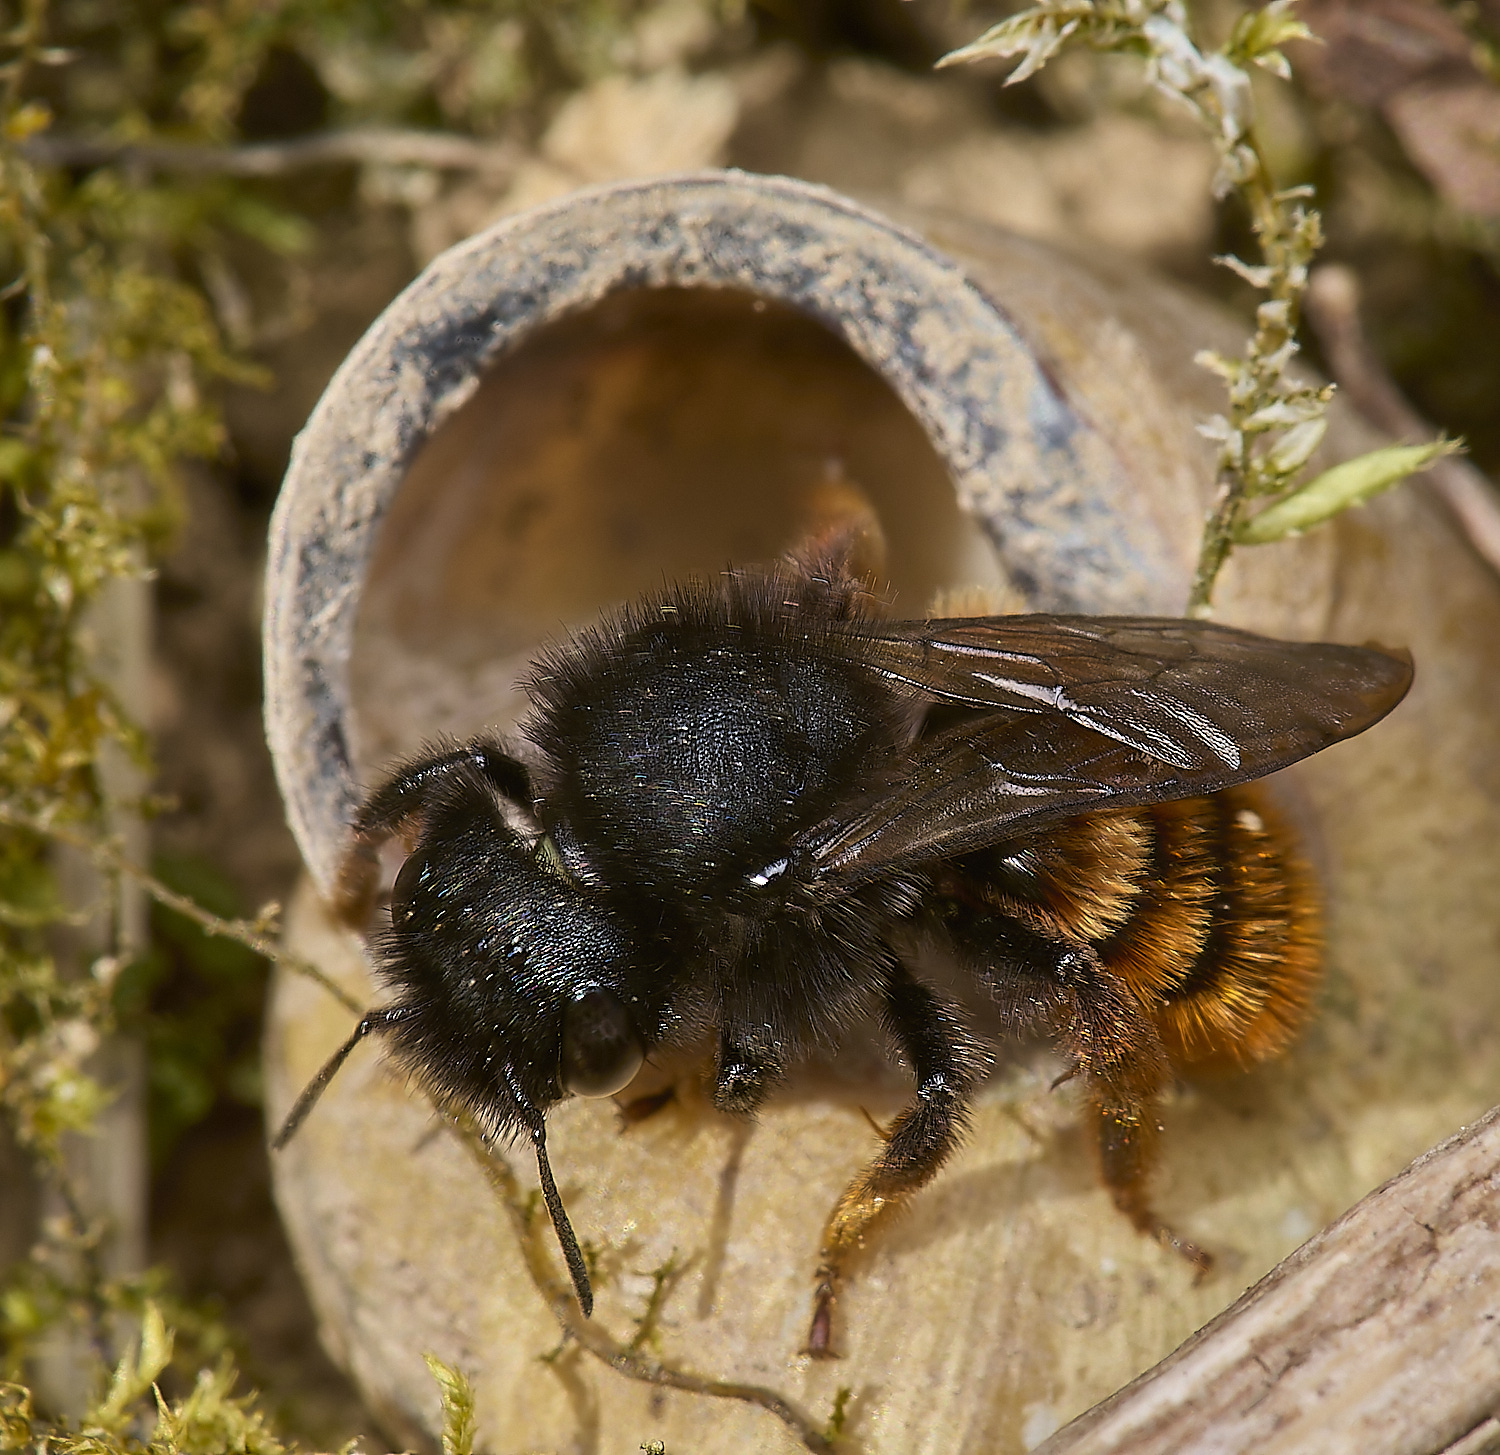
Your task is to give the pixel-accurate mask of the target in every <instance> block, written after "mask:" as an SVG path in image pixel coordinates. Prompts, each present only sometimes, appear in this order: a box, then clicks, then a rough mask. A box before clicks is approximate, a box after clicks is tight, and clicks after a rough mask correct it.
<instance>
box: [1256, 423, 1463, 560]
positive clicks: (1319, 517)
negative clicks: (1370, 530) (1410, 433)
mask: <svg viewBox="0 0 1500 1455" xmlns="http://www.w3.org/2000/svg"><path fill="white" fill-rule="evenodd" d="M1462 448H1463V441H1462V440H1434V441H1433V443H1431V444H1427V445H1390V446H1388V447H1387V448H1386V449H1383V450H1371V451H1370V453H1369V454H1367V455H1360V456H1359V457H1358V458H1357V459H1353V460H1345V461H1344V463H1343V464H1342V465H1335V466H1334V467H1333V468H1332V469H1331V470H1324V471H1323V473H1322V474H1321V475H1318V476H1316V477H1315V478H1314V479H1312V480H1309V481H1308V483H1307V484H1306V485H1304V486H1303V487H1302V488H1301V489H1300V490H1297V491H1295V492H1294V493H1293V494H1291V495H1288V496H1287V497H1286V498H1285V499H1284V500H1278V501H1277V502H1276V504H1275V505H1272V506H1269V507H1267V508H1266V509H1265V510H1263V511H1261V512H1260V514H1259V515H1256V516H1253V517H1251V519H1249V520H1247V521H1245V522H1244V523H1243V524H1241V526H1240V527H1239V529H1238V530H1236V531H1235V533H1234V538H1235V540H1236V541H1238V542H1239V543H1240V544H1241V545H1247V546H1261V545H1266V544H1268V543H1269V542H1271V541H1279V540H1284V539H1285V538H1286V537H1287V536H1295V535H1301V534H1302V532H1303V531H1306V530H1311V529H1312V527H1313V526H1315V525H1321V524H1322V523H1323V522H1324V521H1325V520H1329V519H1331V518H1332V517H1333V516H1335V515H1337V514H1339V512H1340V511H1344V510H1348V509H1349V507H1350V506H1351V505H1363V504H1364V503H1365V501H1367V500H1370V499H1372V498H1373V497H1375V496H1376V495H1379V494H1380V492H1381V491H1382V490H1389V489H1390V488H1391V486H1392V485H1398V484H1400V482H1401V481H1402V480H1404V479H1406V477H1407V476H1408V475H1412V474H1415V473H1416V472H1417V471H1418V470H1425V469H1426V468H1427V467H1428V466H1429V465H1432V464H1434V463H1436V462H1437V461H1438V460H1440V459H1442V458H1443V457H1444V456H1445V455H1452V454H1456V453H1457V452H1458V451H1459V450H1461V449H1462Z"/></svg>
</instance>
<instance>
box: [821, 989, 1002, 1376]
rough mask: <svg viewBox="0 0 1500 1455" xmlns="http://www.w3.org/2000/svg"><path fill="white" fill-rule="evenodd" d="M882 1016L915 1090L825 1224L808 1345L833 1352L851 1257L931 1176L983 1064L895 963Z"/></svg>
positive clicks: (952, 1016) (960, 1122)
mask: <svg viewBox="0 0 1500 1455" xmlns="http://www.w3.org/2000/svg"><path fill="white" fill-rule="evenodd" d="M881 1020H882V1022H883V1024H884V1025H885V1027H886V1029H887V1030H888V1031H889V1032H890V1033H891V1034H892V1035H893V1036H894V1037H895V1038H896V1041H897V1043H898V1044H899V1045H900V1047H901V1050H902V1052H903V1053H904V1055H905V1056H906V1059H907V1061H908V1062H909V1063H910V1064H911V1068H912V1072H913V1074H914V1075H915V1077H916V1082H917V1096H916V1100H915V1101H913V1102H912V1104H911V1105H910V1106H908V1107H907V1108H906V1109H905V1110H904V1111H902V1112H901V1114H900V1115H899V1116H898V1117H897V1118H896V1119H895V1121H894V1122H893V1123H892V1124H891V1126H890V1127H889V1129H888V1130H886V1131H885V1132H884V1133H883V1135H884V1137H885V1146H884V1147H883V1148H882V1149H881V1152H880V1155H879V1156H877V1157H876V1158H875V1160H874V1161H872V1162H871V1163H870V1164H869V1165H868V1166H867V1167H865V1168H863V1169H862V1170H861V1171H860V1172H859V1173H858V1174H857V1175H856V1176H855V1178H854V1179H853V1181H851V1182H850V1184H849V1185H848V1187H846V1188H845V1189H844V1192H843V1195H842V1196H841V1197H840V1198H839V1200H838V1202H837V1203H836V1204H835V1206H834V1209H833V1211H832V1213H830V1214H829V1218H828V1222H827V1224H826V1225H825V1227H824V1229H823V1239H822V1246H821V1251H820V1255H819V1259H818V1272H817V1280H818V1285H817V1290H816V1293H815V1294H814V1300H813V1317H812V1325H811V1328H810V1329H809V1331H808V1336H807V1348H806V1352H807V1353H809V1354H811V1355H813V1356H814V1357H815V1358H830V1357H832V1355H833V1308H834V1304H835V1303H836V1302H837V1300H838V1294H839V1288H840V1285H841V1284H842V1282H843V1278H844V1274H845V1271H846V1269H847V1265H848V1263H849V1262H850V1261H851V1259H852V1258H853V1257H854V1256H855V1255H856V1254H857V1253H858V1252H859V1251H860V1250H861V1249H862V1248H863V1247H864V1244H865V1238H866V1236H867V1234H868V1233H869V1231H870V1229H871V1227H872V1226H873V1224H874V1223H875V1222H876V1221H877V1220H878V1219H881V1218H883V1217H885V1216H886V1215H888V1214H889V1213H890V1212H891V1211H892V1209H894V1208H896V1207H898V1206H900V1205H901V1204H902V1203H903V1202H904V1201H905V1200H906V1199H907V1198H908V1197H910V1196H911V1194H912V1193H914V1192H916V1191H917V1190H918V1189H919V1188H921V1187H923V1186H925V1185H926V1184H927V1183H928V1182H930V1181H931V1180H932V1178H933V1176H934V1175H935V1174H936V1173H937V1170H938V1168H940V1167H941V1166H942V1165H943V1163H944V1162H945V1161H947V1159H948V1157H949V1156H950V1155H951V1153H952V1152H953V1150H954V1148H955V1147H956V1146H957V1145H958V1142H959V1138H960V1137H961V1136H962V1134H963V1131H964V1128H965V1125H966V1123H967V1121H968V1104H969V1098H970V1096H971V1094H972V1092H973V1089H974V1086H975V1084H976V1083H977V1081H978V1079H979V1076H980V1073H981V1071H982V1069H983V1066H984V1057H983V1055H982V1053H981V1051H980V1049H979V1046H978V1043H977V1042H976V1041H975V1040H974V1038H973V1037H972V1036H971V1035H970V1034H969V1032H968V1031H967V1030H966V1029H965V1027H964V1025H963V1023H962V1021H961V1020H960V1019H959V1017H958V1015H957V1014H956V1013H955V1012H954V1011H953V1010H952V1009H951V1008H950V1007H949V1006H948V1005H947V1004H945V1003H944V1002H943V1001H942V1000H941V999H940V998H939V997H938V996H937V995H935V994H934V993H933V992H932V991H931V990H929V989H928V988H927V986H925V985H923V984H922V983H921V982H920V981H918V980H917V979H916V978H915V977H913V976H912V975H911V973H910V972H909V971H908V970H907V969H906V968H905V966H903V965H900V964H899V963H893V964H892V966H891V969H890V972H889V974H888V976H887V980H886V985H885V991H884V1001H883V1004H882V1007H881Z"/></svg>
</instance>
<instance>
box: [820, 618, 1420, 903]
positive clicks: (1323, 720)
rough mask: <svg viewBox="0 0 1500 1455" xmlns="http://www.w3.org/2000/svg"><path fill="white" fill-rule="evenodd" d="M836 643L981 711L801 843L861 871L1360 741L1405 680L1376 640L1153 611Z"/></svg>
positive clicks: (931, 627)
mask: <svg viewBox="0 0 1500 1455" xmlns="http://www.w3.org/2000/svg"><path fill="white" fill-rule="evenodd" d="M845 650H846V652H847V654H848V656H849V659H850V661H851V662H853V661H858V662H859V663H860V664H862V665H863V666H864V668H865V669H866V670H873V671H875V672H877V673H878V674H879V675H880V676H881V677H883V678H884V679H885V680H886V681H888V682H889V683H891V685H892V686H893V687H895V688H896V689H897V690H898V691H902V692H906V693H909V694H911V695H913V696H916V697H919V698H926V699H928V700H930V701H932V702H934V703H951V704H955V705H959V706H963V707H968V708H972V709H974V712H975V716H973V717H971V718H969V719H967V720H966V721H963V722H960V723H958V724H956V725H954V726H952V727H948V728H945V729H944V730H943V731H941V732H938V733H935V734H932V735H931V736H929V737H926V738H923V739H919V740H918V742H917V743H916V744H915V745H914V746H913V748H912V749H911V755H910V759H909V761H908V762H906V763H903V764H897V765H895V768H896V777H897V780H898V781H897V782H895V784H894V785H893V786H891V787H890V788H887V789H885V790H882V791H881V792H880V793H879V794H878V795H873V796H871V797H868V798H865V799H863V800H861V801H858V802H851V803H850V804H847V805H845V806H844V807H843V808H842V809H841V810H840V811H838V812H836V813H835V814H834V815H832V816H831V817H830V818H829V819H828V820H826V821H825V822H824V823H823V824H821V825H820V826H819V827H818V828H817V829H815V830H813V831H812V833H811V834H810V835H809V837H808V839H807V841H806V844H805V847H806V848H807V849H808V851H809V852H810V853H811V854H812V856H813V859H814V862H815V863H816V864H817V865H818V866H819V872H821V873H823V874H831V875H835V876H840V877H854V878H859V877H863V875H864V874H866V873H871V872H875V871H877V870H879V869H883V868H888V867H890V866H891V865H893V864H898V863H903V862H913V861H917V860H921V859H926V858H931V857H935V856H938V855H949V854H957V853H964V852H967V851H968V850H970V849H974V848H979V847H982V846H983V845H985V844H990V843H995V842H997V841H998V840H1000V839H1002V838H1006V837H1009V836H1011V835H1012V834H1015V833H1020V832H1023V831H1025V830H1028V829H1031V828H1034V827H1036V826H1038V825H1040V824H1042V823H1044V822H1047V821H1048V820H1051V819H1058V818H1065V817H1069V816H1071V815H1073V814H1078V813H1085V812H1088V811H1090V810H1092V809H1096V808H1104V807H1115V806H1118V807H1125V806H1128V805H1131V804H1141V803H1152V802H1160V801H1163V800H1167V799H1174V798H1189V797H1193V796H1195V795H1198V794H1202V793H1211V792H1214V791H1215V790H1217V789H1220V788H1225V787H1228V786H1229V785H1230V784H1234V783H1243V782H1246V781H1247V780H1249V779H1252V778H1259V777H1261V776H1263V775H1264V774H1266V773H1271V772H1274V771H1275V770H1276V769H1278V768H1284V767H1286V766H1287V765H1288V764H1289V763H1295V762H1297V761H1298V760H1299V759H1301V758H1305V757H1307V756H1309V755H1310V754H1312V753H1315V752H1317V751H1318V750H1319V749H1320V748H1325V747H1327V746H1328V745H1329V744H1330V743H1336V742H1339V741H1341V740H1342V739H1344V738H1349V737H1353V736H1354V735H1355V734H1356V733H1359V732H1363V731H1364V729H1365V728H1367V727H1369V726H1370V725H1371V724H1372V723H1375V722H1378V721H1379V720H1380V719H1381V718H1382V717H1384V716H1385V714H1386V713H1388V712H1389V711H1390V710H1391V709H1392V708H1393V707H1394V706H1395V705H1396V704H1397V703H1398V702H1399V701H1400V700H1401V698H1402V697H1403V696H1404V695H1405V693H1406V690H1407V688H1408V687H1409V686H1410V685H1411V676H1412V668H1411V662H1410V660H1409V659H1408V658H1406V657H1404V656H1397V655H1394V654H1391V653H1389V652H1385V651H1381V650H1379V649H1377V648H1373V647H1346V646H1336V645H1332V644H1329V643H1324V642H1281V641H1274V640H1272V639H1270V638H1268V637H1260V636H1256V635H1254V634H1253V633H1250V632H1242V631H1238V630H1236V629H1234V628H1232V627H1226V626H1220V625H1218V624H1217V623H1214V622H1197V621H1179V620H1176V619H1166V618H1161V619H1158V618H1151V617H1067V616H1017V617H979V618H956V619H953V620H946V621H926V622H881V623H878V624H876V625H875V626H874V628H873V630H872V629H871V628H870V627H869V626H868V625H866V626H864V627H863V628H862V630H861V632H860V636H859V638H858V639H857V640H856V639H855V638H854V637H853V635H852V634H851V636H850V639H849V641H848V644H847V647H846V648H845Z"/></svg>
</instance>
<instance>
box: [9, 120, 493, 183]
mask: <svg viewBox="0 0 1500 1455" xmlns="http://www.w3.org/2000/svg"><path fill="white" fill-rule="evenodd" d="M20 151H21V154H22V155H23V156H24V157H25V158H26V159H27V160H28V161H30V162H33V163H35V164H36V165H38V166H43V167H102V166H112V165H122V166H127V167H132V168H135V169H138V170H143V171H148V172H186V173H191V174H197V175H205V176H221V177H284V176H286V175H288V174H289V173H291V172H299V171H305V170H306V169H308V168H309V167H328V166H340V165H349V164H366V163H375V164H379V165H386V166H408V167H432V168H435V169H437V170H438V171H450V172H494V173H502V174H503V173H507V172H510V171H512V170H514V168H515V165H516V161H517V158H518V157H519V155H520V153H519V151H518V149H517V148H516V147H515V146H514V145H512V144H511V143H509V142H503V141H502V142H482V141H476V140H474V138H473V137H467V136H458V135H455V134H454V133H452V132H442V131H409V130H403V129H400V128H392V127H375V126H369V127H352V128H350V129H349V130H347V131H331V132H320V133H317V134H316V135H313V136H301V137H297V138H295V139H294V140H292V141H282V142H255V143H253V144H251V145H248V146H237V147H216V146H201V145H195V144H192V143H187V142H181V143H173V142H151V143H132V142H122V141H109V140H96V139H93V138H89V137H71V136H38V137H32V138H31V139H30V140H28V141H26V142H25V143H23V144H22V146H21V148H20Z"/></svg>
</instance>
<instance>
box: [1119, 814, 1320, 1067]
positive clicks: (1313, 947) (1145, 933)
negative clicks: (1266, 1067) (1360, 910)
mask: <svg viewBox="0 0 1500 1455" xmlns="http://www.w3.org/2000/svg"><path fill="white" fill-rule="evenodd" d="M1140 812H1142V813H1143V814H1144V815H1146V816H1148V817H1149V818H1150V819H1151V820H1152V823H1153V826H1154V827H1155V829H1156V842H1157V855H1156V865H1155V869H1156V872H1155V874H1154V876H1153V878H1152V881H1151V883H1150V885H1149V887H1148V888H1147V889H1146V890H1145V891H1144V892H1143V893H1142V895H1141V896H1140V898H1139V900H1138V901H1137V905H1136V908H1135V912H1134V913H1133V914H1132V916H1131V917H1130V919H1129V920H1128V921H1127V923H1126V924H1125V925H1124V926H1123V927H1122V929H1121V930H1120V931H1119V932H1117V933H1116V935H1115V936H1113V937H1112V938H1111V940H1110V941H1108V942H1106V943H1104V944H1102V945H1100V946H1099V950H1100V955H1101V958H1102V959H1103V960H1104V962H1105V964H1106V965H1107V966H1108V967H1109V968H1111V969H1113V970H1115V971H1116V973H1118V974H1120V975H1121V977H1122V978H1123V979H1125V980H1126V981H1127V983H1129V984H1130V985H1131V987H1132V989H1133V990H1135V992H1136V994H1137V996H1138V998H1140V999H1141V1000H1142V1002H1143V1003H1144V1004H1145V1005H1146V1006H1147V1007H1148V1008H1149V1009H1150V1010H1151V1011H1152V1014H1153V1018H1154V1020H1155V1022H1156V1026H1157V1029H1158V1031H1159V1033H1160V1035H1161V1038H1162V1042H1163V1045H1164V1047H1165V1049H1166V1051H1167V1054H1168V1056H1169V1057H1170V1058H1171V1060H1172V1062H1173V1064H1174V1065H1176V1066H1179V1067H1182V1068H1205V1067H1211V1066H1213V1065H1216V1064H1217V1065H1238V1066H1246V1065H1249V1064H1251V1063H1253V1062H1255V1061H1260V1060H1263V1059H1264V1058H1266V1057H1267V1056H1272V1055H1275V1054H1276V1053H1277V1052H1278V1051H1280V1050H1281V1049H1282V1048H1283V1047H1284V1046H1285V1045H1286V1044H1287V1042H1288V1041H1289V1040H1290V1039H1291V1038H1292V1036H1293V1035H1294V1034H1295V1033H1296V1031H1297V1030H1298V1028H1299V1027H1300V1025H1301V1024H1302V1022H1303V1021H1304V1020H1305V1019H1306V1017H1307V1014H1308V1011H1309V1009H1310V1007H1311V1003H1312V998H1313V993H1314V990H1315V988H1316V984H1317V977H1318V972H1319V969H1320V965H1321V959H1322V954H1321V951H1322V943H1321V916H1320V914H1319V909H1318V903H1317V897H1316V894H1315V891H1314V889H1313V884H1312V878H1311V875H1310V873H1309V871H1308V869H1307V867H1306V865H1305V864H1304V863H1303V862H1302V860H1301V857H1300V856H1299V855H1298V853H1297V851H1296V847H1295V841H1294V839H1293V837H1292V835H1291V833H1290V831H1289V830H1288V829H1287V827H1286V826H1285V825H1284V824H1283V823H1281V821H1280V820H1279V819H1278V818H1277V817H1276V816H1275V814H1274V813H1273V812H1272V810H1271V809H1270V808H1269V806H1268V805H1267V804H1266V802H1265V800H1264V798H1263V797H1262V796H1261V795H1260V794H1259V793H1258V792H1257V791H1256V790H1254V789H1253V788H1249V787H1239V788H1230V789H1226V790H1224V791H1222V792H1220V793H1216V794H1213V795H1212V796H1210V797H1207V798H1193V799H1187V800H1184V801H1183V802H1180V803H1172V804H1163V805H1160V806H1157V807H1153V808H1150V809H1146V810H1140Z"/></svg>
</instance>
